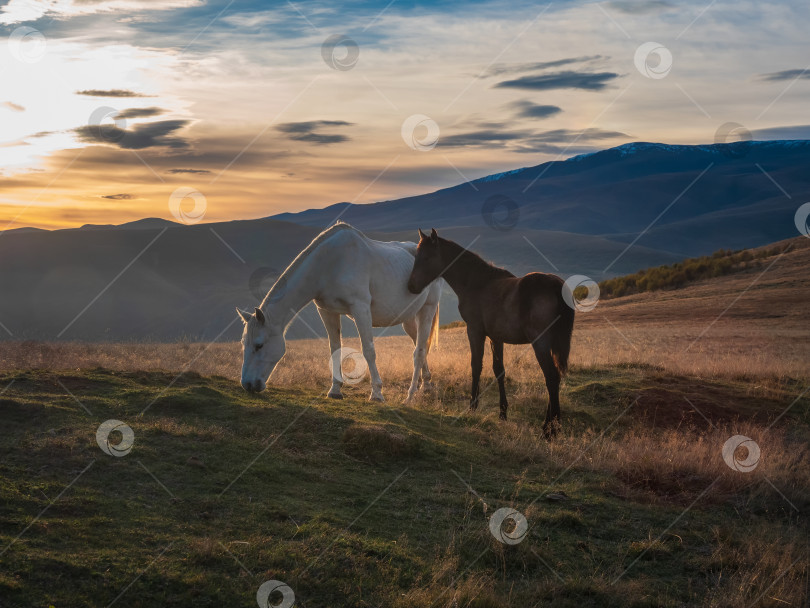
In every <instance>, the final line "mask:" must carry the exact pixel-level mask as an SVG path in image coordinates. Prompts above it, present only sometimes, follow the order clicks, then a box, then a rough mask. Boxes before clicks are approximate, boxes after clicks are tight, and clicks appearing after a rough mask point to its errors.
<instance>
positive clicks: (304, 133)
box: [276, 120, 354, 145]
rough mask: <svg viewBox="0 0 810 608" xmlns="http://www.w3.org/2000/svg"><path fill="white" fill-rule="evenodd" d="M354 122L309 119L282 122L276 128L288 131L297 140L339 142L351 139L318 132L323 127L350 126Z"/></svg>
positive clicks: (319, 143) (319, 142)
mask: <svg viewBox="0 0 810 608" xmlns="http://www.w3.org/2000/svg"><path fill="white" fill-rule="evenodd" d="M353 124H354V123H351V122H346V121H345V120H308V121H304V122H287V123H283V124H280V125H279V126H278V127H276V130H278V131H281V132H282V133H286V134H287V136H289V138H290V139H294V140H295V141H306V142H309V143H313V144H318V145H326V144H337V143H342V142H344V141H349V139H350V138H349V137H348V136H347V135H340V134H330V133H318V132H317V131H316V130H317V129H321V128H323V127H350V126H352V125H353Z"/></svg>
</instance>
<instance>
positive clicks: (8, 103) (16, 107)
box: [0, 101, 25, 112]
mask: <svg viewBox="0 0 810 608" xmlns="http://www.w3.org/2000/svg"><path fill="white" fill-rule="evenodd" d="M0 106H3V107H4V108H7V109H9V110H14V111H15V112H25V108H24V107H22V106H21V105H20V104H18V103H14V102H13V101H4V102H3V103H0Z"/></svg>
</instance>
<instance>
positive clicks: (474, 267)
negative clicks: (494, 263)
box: [442, 245, 489, 297]
mask: <svg viewBox="0 0 810 608" xmlns="http://www.w3.org/2000/svg"><path fill="white" fill-rule="evenodd" d="M468 255H473V254H470V253H469V252H468V251H466V250H465V249H464V248H463V247H461V245H455V246H452V245H451V246H449V247H448V246H447V245H445V246H444V248H443V251H442V258H443V259H449V260H451V263H450V264H449V266H448V267H447V269H446V270H445V271H444V273H443V274H442V276H443V277H444V280H445V281H447V283H448V285H450V287H451V289H452V290H453V291H454V292H456V295H457V296H459V297H464V296H465V295H467V294H468V293H470V292H472V291H474V290H475V289H476V288H477V287H478V286H479V284H480V282H481V280H480V279H481V276H480V275H481V274H482V273H485V272H487V271H488V270H489V269H488V268H486V267H485V266H483V265H481V266H480V267H479V264H477V263H473V264H470V263H469V260H468V259H465V258H466V257H467V256H468ZM477 261H478V260H473V262H477Z"/></svg>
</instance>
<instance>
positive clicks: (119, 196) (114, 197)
mask: <svg viewBox="0 0 810 608" xmlns="http://www.w3.org/2000/svg"><path fill="white" fill-rule="evenodd" d="M101 198H108V199H110V200H111V201H131V200H133V199H134V198H136V196H135V195H134V194H126V193H124V194H105V195H104V196H102V197H101Z"/></svg>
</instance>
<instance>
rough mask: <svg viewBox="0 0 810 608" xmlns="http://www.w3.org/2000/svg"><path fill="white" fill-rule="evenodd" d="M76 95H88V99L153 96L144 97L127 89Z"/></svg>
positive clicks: (103, 90)
mask: <svg viewBox="0 0 810 608" xmlns="http://www.w3.org/2000/svg"><path fill="white" fill-rule="evenodd" d="M76 95H87V96H88V97H152V96H151V95H144V94H143V93H136V92H135V91H129V90H127V89H85V90H83V91H76Z"/></svg>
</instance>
